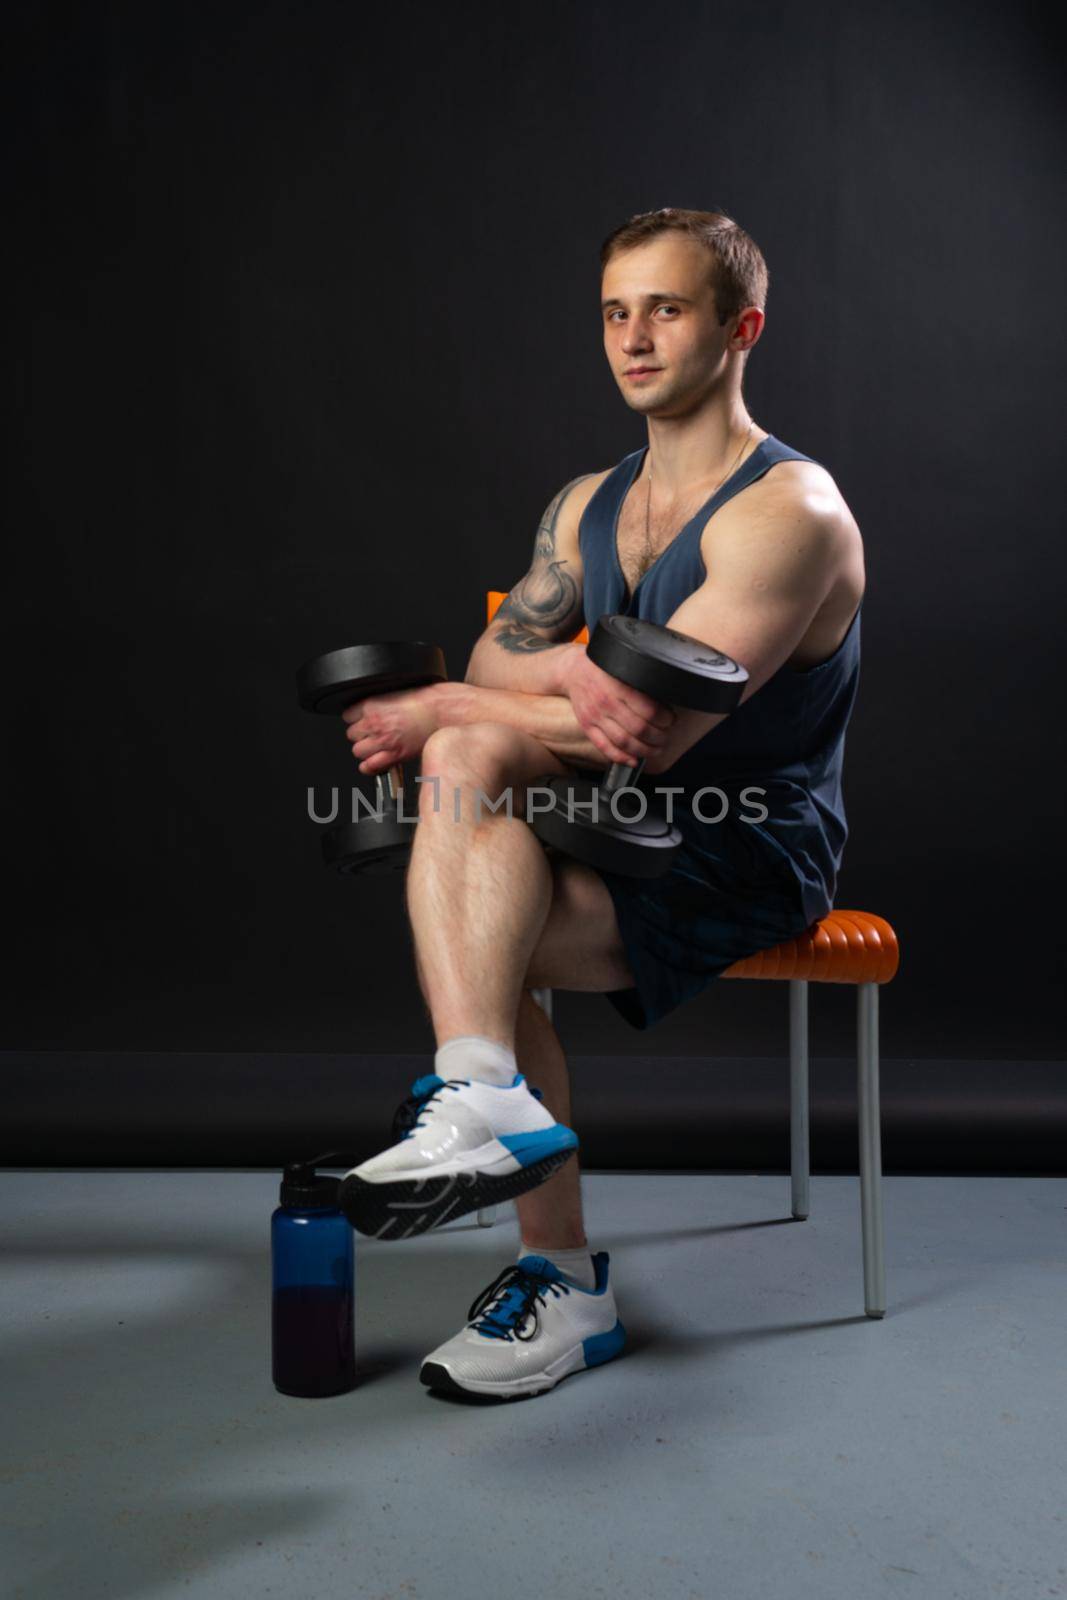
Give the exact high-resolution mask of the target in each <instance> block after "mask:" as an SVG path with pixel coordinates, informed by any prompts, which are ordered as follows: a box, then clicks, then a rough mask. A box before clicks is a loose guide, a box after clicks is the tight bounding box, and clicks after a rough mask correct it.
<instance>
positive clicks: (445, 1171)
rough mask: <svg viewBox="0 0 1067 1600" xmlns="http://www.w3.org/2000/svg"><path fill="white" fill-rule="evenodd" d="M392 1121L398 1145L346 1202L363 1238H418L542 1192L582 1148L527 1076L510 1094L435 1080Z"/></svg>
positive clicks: (469, 1081) (351, 1179)
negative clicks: (521, 1196) (467, 1216)
mask: <svg viewBox="0 0 1067 1600" xmlns="http://www.w3.org/2000/svg"><path fill="white" fill-rule="evenodd" d="M411 1087H412V1092H411V1095H410V1097H409V1098H408V1099H407V1100H405V1101H404V1103H403V1105H401V1107H400V1108H399V1110H398V1111H397V1113H396V1116H395V1117H394V1118H393V1132H394V1133H399V1132H400V1130H401V1129H402V1128H406V1129H407V1131H406V1132H405V1133H404V1134H403V1137H402V1138H401V1139H400V1142H399V1143H398V1144H394V1145H392V1146H390V1148H389V1149H388V1150H383V1151H382V1152H381V1154H380V1155H376V1156H372V1157H371V1158H370V1160H369V1161H364V1162H363V1163H362V1164H361V1165H360V1166H358V1167H353V1168H352V1170H351V1172H346V1173H345V1175H344V1177H343V1178H342V1179H341V1186H340V1190H339V1191H338V1203H339V1205H340V1207H341V1210H342V1211H343V1212H344V1214H345V1216H346V1217H347V1218H348V1220H349V1222H350V1223H351V1224H352V1226H353V1227H354V1228H356V1229H357V1230H358V1231H359V1232H360V1233H367V1234H370V1235H371V1236H372V1238H375V1239H411V1238H414V1236H415V1235H416V1234H419V1233H427V1232H428V1231H429V1230H430V1229H431V1228H439V1227H440V1226H441V1224H442V1223H444V1222H451V1221H452V1220H453V1219H454V1218H455V1217H462V1216H464V1215H465V1214H466V1212H468V1211H474V1210H477V1209H478V1208H480V1207H482V1206H493V1205H499V1204H500V1203H501V1202H502V1201H504V1200H511V1199H514V1197H515V1196H516V1195H519V1194H525V1193H526V1191H527V1190H528V1189H536V1187H537V1185H538V1184H539V1183H544V1181H545V1179H546V1178H550V1177H551V1176H552V1174H553V1173H554V1172H555V1171H556V1170H557V1168H559V1167H561V1166H562V1165H563V1163H564V1162H565V1161H566V1160H568V1158H569V1157H570V1156H571V1154H572V1153H573V1152H574V1151H575V1150H577V1148H578V1135H577V1134H576V1133H574V1132H573V1130H572V1129H570V1128H565V1127H564V1126H563V1124H562V1123H561V1122H557V1121H556V1120H555V1118H554V1117H553V1116H551V1115H550V1113H549V1112H548V1111H546V1110H545V1108H544V1106H543V1105H541V1104H540V1103H539V1102H540V1099H541V1091H540V1090H539V1089H533V1090H531V1089H530V1088H529V1087H528V1086H527V1083H526V1079H525V1078H524V1077H523V1075H522V1073H521V1072H517V1073H516V1074H515V1078H514V1081H513V1082H512V1083H510V1084H509V1085H508V1086H507V1087H506V1088H502V1087H500V1086H498V1085H497V1084H493V1083H482V1082H481V1081H480V1080H479V1079H477V1078H450V1079H448V1081H447V1082H446V1081H445V1079H444V1078H439V1077H438V1076H437V1074H436V1073H433V1072H431V1073H428V1074H427V1075H426V1076H425V1077H423V1078H417V1079H416V1080H415V1082H414V1083H413V1084H412V1086H411Z"/></svg>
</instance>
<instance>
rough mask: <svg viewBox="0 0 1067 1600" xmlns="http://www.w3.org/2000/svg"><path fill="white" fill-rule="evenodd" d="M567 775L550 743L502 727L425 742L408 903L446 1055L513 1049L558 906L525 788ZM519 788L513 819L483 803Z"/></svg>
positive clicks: (449, 733)
mask: <svg viewBox="0 0 1067 1600" xmlns="http://www.w3.org/2000/svg"><path fill="white" fill-rule="evenodd" d="M565 770H566V769H565V767H564V765H563V763H562V762H561V761H560V760H559V759H558V758H557V757H556V756H554V755H553V754H552V753H551V752H550V751H549V750H547V749H546V748H545V746H544V745H543V744H541V742H540V740H538V739H534V738H532V737H531V736H530V735H529V734H526V733H521V732H519V730H518V729H515V728H509V727H507V726H506V725H504V724H503V723H493V722H489V723H469V724H467V725H466V726H461V727H448V728H442V729H440V730H439V731H438V732H437V733H434V734H431V736H430V738H429V739H428V740H427V741H426V745H425V747H424V749H423V753H422V777H423V779H424V780H426V781H424V782H423V783H422V784H421V785H420V791H421V792H420V795H419V825H418V827H417V828H416V830H415V840H414V844H413V846H412V851H411V864H410V866H409V868H408V875H407V904H408V914H409V916H410V919H411V929H412V934H413V936H414V940H415V952H416V961H417V964H418V970H419V977H420V982H421V983H422V986H423V993H424V994H425V996H426V1003H427V1005H428V1007H429V1010H430V1017H431V1019H432V1022H433V1028H434V1034H435V1036H436V1039H437V1043H438V1045H439V1046H440V1045H442V1044H444V1043H445V1042H446V1041H447V1040H449V1039H454V1038H457V1037H459V1036H460V1035H469V1034H477V1035H480V1036H481V1037H482V1038H486V1039H492V1040H495V1041H496V1042H497V1043H498V1044H502V1045H504V1046H505V1047H506V1048H507V1049H509V1050H514V1049H515V1024H516V1018H517V1015H518V1009H519V996H520V995H521V993H522V989H523V984H524V981H525V977H526V970H527V968H528V966H529V963H530V957H531V956H532V954H533V951H534V948H535V946H536V944H537V941H538V938H539V937H540V934H541V930H542V928H543V926H544V923H545V919H546V917H547V916H548V910H549V906H550V904H551V901H552V871H551V868H550V866H549V864H548V861H547V859H546V857H545V852H544V849H543V847H542V845H541V843H540V841H539V840H538V839H537V838H536V837H535V835H534V833H533V831H532V830H531V829H530V828H529V827H528V825H527V823H526V822H525V820H524V818H525V800H526V795H525V789H526V785H527V784H529V783H535V782H536V781H537V779H538V778H540V777H542V776H544V775H546V774H548V773H562V772H564V771H565ZM509 786H510V787H511V790H512V806H513V813H514V814H513V815H512V816H510V817H509V816H507V815H506V814H505V811H504V810H503V809H501V810H500V811H498V812H496V813H492V812H490V811H489V810H488V808H487V807H486V806H485V804H484V803H482V804H481V805H480V806H479V802H478V795H479V794H481V795H484V796H486V797H487V798H488V799H489V800H491V801H496V800H497V799H498V798H499V796H500V795H501V794H502V793H503V792H504V791H505V789H507V788H508V787H509ZM435 798H436V801H437V804H436V807H435Z"/></svg>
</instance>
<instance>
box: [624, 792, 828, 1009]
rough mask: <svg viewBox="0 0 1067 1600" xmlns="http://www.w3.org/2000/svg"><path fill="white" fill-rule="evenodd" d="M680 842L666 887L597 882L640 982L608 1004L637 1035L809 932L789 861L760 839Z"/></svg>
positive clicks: (720, 832)
mask: <svg viewBox="0 0 1067 1600" xmlns="http://www.w3.org/2000/svg"><path fill="white" fill-rule="evenodd" d="M676 820H679V821H680V819H676ZM683 834H684V843H683V844H682V847H681V849H680V850H679V851H678V853H677V855H676V856H675V857H674V860H673V862H672V863H671V868H670V871H669V872H666V873H664V875H663V876H662V877H661V878H652V879H648V878H645V879H639V878H624V877H621V876H619V874H617V873H614V872H600V877H601V878H603V880H604V882H605V883H606V885H607V887H608V889H609V891H610V893H611V898H612V900H613V901H614V903H615V915H616V918H617V920H618V924H619V932H620V934H621V935H622V942H623V944H624V946H625V948H626V955H627V959H628V960H629V963H630V971H631V972H632V973H633V975H634V979H635V986H634V987H633V988H631V989H619V990H615V991H614V992H612V993H609V994H608V996H607V998H608V1000H610V1001H611V1003H612V1005H613V1006H614V1007H615V1009H616V1010H617V1011H618V1012H619V1013H620V1015H621V1016H623V1017H625V1019H626V1021H627V1022H629V1023H630V1024H631V1026H632V1027H635V1028H650V1027H652V1026H653V1024H654V1023H656V1022H658V1021H659V1020H660V1018H661V1017H664V1016H666V1014H667V1013H668V1012H669V1011H673V1010H674V1008H675V1006H679V1005H681V1004H682V1003H683V1002H684V1001H686V1000H691V999H692V998H693V996H694V995H697V994H699V993H700V991H701V990H702V989H705V988H706V987H707V986H708V984H709V983H710V982H711V981H712V979H713V978H717V977H718V976H719V974H720V973H722V972H725V970H726V968H727V967H729V966H732V964H733V963H734V962H735V961H740V960H741V958H742V957H743V956H749V955H753V954H754V953H755V952H756V951H757V950H766V949H767V948H768V947H769V946H773V945H776V944H781V943H782V941H783V940H785V939H793V938H796V937H797V936H798V935H799V934H801V933H804V932H805V930H806V929H807V928H808V927H810V926H811V918H810V917H808V916H807V915H805V911H804V906H803V899H802V888H801V883H800V880H799V878H798V877H797V875H796V873H795V871H794V869H793V868H792V866H791V865H790V864H789V859H788V857H787V856H786V855H785V853H784V852H783V851H782V850H781V848H780V847H777V846H775V845H773V844H772V843H770V842H769V841H766V840H764V839H763V837H762V836H761V834H760V832H759V830H758V829H756V828H754V827H753V826H752V825H751V824H749V823H745V822H742V821H740V820H739V819H732V820H728V821H724V822H721V823H716V824H712V825H709V826H707V827H702V828H701V829H700V837H699V843H697V841H696V840H694V839H691V838H690V837H689V835H688V832H687V831H686V830H683ZM596 870H598V871H599V869H596Z"/></svg>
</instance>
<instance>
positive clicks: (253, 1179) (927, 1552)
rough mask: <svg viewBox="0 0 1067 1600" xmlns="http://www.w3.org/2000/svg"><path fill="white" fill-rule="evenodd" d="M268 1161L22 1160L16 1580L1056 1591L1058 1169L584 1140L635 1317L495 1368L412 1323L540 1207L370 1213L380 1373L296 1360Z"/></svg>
mask: <svg viewBox="0 0 1067 1600" xmlns="http://www.w3.org/2000/svg"><path fill="white" fill-rule="evenodd" d="M276 1191H277V1176H276V1175H275V1174H272V1173H265V1172H220V1173H215V1172H207V1173H193V1172H164V1173H156V1174H153V1173H148V1172H140V1171H138V1172H130V1171H125V1172H123V1171H103V1172H18V1171H6V1172H0V1198H2V1205H0V1218H2V1219H3V1221H2V1237H3V1258H2V1268H0V1271H2V1289H3V1295H2V1306H3V1312H2V1343H0V1350H2V1359H3V1371H2V1395H3V1426H2V1444H0V1451H2V1456H3V1469H2V1481H3V1510H2V1514H0V1531H2V1535H3V1541H4V1546H5V1550H4V1556H3V1570H4V1571H5V1572H6V1586H5V1587H4V1590H3V1592H4V1593H5V1594H6V1595H9V1596H13V1597H18V1600H30V1597H33V1600H53V1597H55V1600H60V1597H62V1600H72V1597H78V1600H96V1597H105V1596H106V1597H123V1596H156V1595H160V1596H162V1595H182V1596H188V1597H201V1596H203V1597H205V1600H207V1597H208V1596H210V1597H212V1600H230V1597H235V1600H236V1597H243V1596H249V1597H251V1596H259V1595H265V1594H266V1595H269V1594H274V1595H279V1596H280V1595H283V1594H284V1595H286V1596H289V1595H293V1594H300V1595H306V1596H309V1597H312V1600H333V1597H335V1596H336V1597H338V1600H341V1597H343V1600H456V1597H457V1596H463V1595H482V1594H488V1595H499V1596H501V1597H503V1600H511V1597H513V1596H514V1597H520V1596H521V1597H522V1600H526V1597H528V1596H535V1597H536V1596H540V1595H550V1596H552V1597H553V1600H570V1597H572V1596H573V1597H576V1600H577V1597H578V1596H582V1597H583V1600H584V1597H587V1596H611V1597H618V1596H622V1597H627V1600H628V1597H630V1596H634V1597H637V1596H641V1597H653V1596H654V1597H655V1600H674V1597H678V1600H705V1597H709V1596H712V1595H714V1596H722V1597H725V1600H757V1597H758V1600H768V1597H788V1600H805V1597H807V1596H811V1597H813V1600H814V1597H818V1600H828V1597H838V1596H840V1597H841V1600H857V1597H862V1600H865V1597H868V1596H872V1595H877V1596H881V1595H897V1594H900V1595H907V1596H915V1597H923V1600H956V1597H958V1600H984V1597H986V1596H997V1597H1008V1600H1014V1597H1016V1596H1018V1597H1023V1596H1025V1597H1030V1596H1034V1597H1037V1596H1048V1595H1067V1493H1065V1484H1067V1478H1065V1466H1067V1451H1065V1442H1064V1441H1065V1436H1067V1429H1065V1426H1064V1424H1065V1421H1067V1341H1065V1339H1064V1324H1065V1315H1064V1313H1065V1310H1067V1292H1065V1291H1067V1250H1065V1229H1064V1221H1065V1210H1067V1188H1065V1186H1064V1184H1063V1183H1062V1182H1060V1181H1057V1180H1054V1179H1034V1178H1021V1179H974V1178H952V1179H937V1178H893V1177H889V1178H887V1179H886V1180H885V1218H886V1224H885V1225H886V1276H887V1290H888V1298H889V1310H888V1314H887V1316H886V1317H885V1319H884V1320H883V1321H880V1322H876V1321H872V1320H869V1319H868V1318H867V1317H865V1316H864V1315H863V1298H862V1272H861V1264H860V1233H859V1188H858V1180H856V1179H854V1178H853V1179H849V1178H843V1177H829V1178H825V1177H819V1176H818V1175H816V1176H815V1177H814V1178H813V1180H812V1215H811V1217H810V1218H809V1219H808V1220H807V1221H806V1222H800V1223H794V1222H792V1221H791V1220H790V1219H789V1206H788V1195H789V1180H788V1178H784V1177H744V1176H742V1177H697V1176H692V1177H691V1176H677V1175H670V1176H659V1175H656V1174H641V1175H634V1174H596V1173H593V1174H585V1175H584V1177H583V1193H584V1196H585V1206H586V1218H587V1230H588V1233H589V1238H590V1241H591V1243H592V1244H593V1246H594V1248H600V1249H607V1250H609V1251H610V1252H611V1258H612V1271H613V1281H614V1283H615V1289H616V1294H617V1297H618V1301H619V1311H620V1315H621V1317H622V1320H623V1322H624V1323H625V1324H626V1326H627V1329H628V1332H629V1335H630V1340H629V1346H628V1349H627V1352H626V1354H625V1355H624V1356H623V1357H622V1358H621V1359H620V1360H618V1361H615V1362H612V1363H611V1364H610V1365H608V1366H605V1367H603V1368H599V1369H595V1370H593V1371H590V1372H585V1373H580V1374H577V1375H575V1376H574V1377H572V1378H569V1379H567V1380H566V1381H565V1382H564V1383H562V1384H561V1385H560V1386H559V1387H558V1388H557V1389H556V1390H554V1391H553V1392H552V1393H551V1394H548V1395H545V1396H542V1397H539V1398H537V1399H534V1400H529V1401H524V1402H520V1403H518V1404H512V1405H501V1406H493V1407H486V1406H473V1407H472V1406H466V1405H464V1404H462V1403H461V1402H456V1401H453V1400H449V1399H445V1398H438V1397H436V1396H432V1395H430V1394H429V1393H428V1392H427V1391H426V1390H424V1389H423V1388H422V1386H421V1385H420V1384H419V1382H418V1365H419V1361H420V1358H421V1357H422V1356H423V1355H424V1354H425V1353H427V1352H428V1351H429V1350H430V1349H432V1348H433V1346H434V1345H436V1344H437V1343H439V1342H440V1341H441V1340H442V1339H445V1338H447V1337H448V1336H449V1335H451V1334H452V1333H454V1332H455V1331H456V1330H457V1328H458V1327H459V1326H460V1325H461V1323H462V1321H463V1319H464V1317H465V1315H466V1311H467V1307H468V1306H469V1304H470V1302H471V1301H472V1300H473V1299H474V1297H475V1295H476V1294H477V1293H478V1292H479V1290H480V1289H482V1288H483V1287H484V1286H485V1284H486V1283H488V1282H489V1280H490V1279H491V1278H492V1277H493V1276H495V1274H496V1273H497V1272H498V1271H499V1270H500V1268H501V1267H503V1266H504V1265H506V1264H507V1262H508V1261H509V1260H512V1259H514V1256H515V1247H516V1245H517V1241H518V1230H517V1222H516V1218H515V1213H514V1208H513V1207H511V1206H508V1207H506V1208H504V1209H502V1210H501V1211H499V1212H498V1214H497V1215H498V1221H497V1224H496V1226H495V1227H494V1228H492V1229H480V1228H478V1227H477V1226H476V1224H475V1223H474V1220H473V1218H463V1219H461V1220H460V1221H459V1222H457V1223H454V1224H452V1225H450V1226H449V1227H447V1228H446V1229H445V1230H443V1231H442V1232H440V1233H436V1234H430V1235H428V1236H424V1237H423V1238H421V1239H415V1240H409V1241H405V1242H403V1243H399V1244H393V1245H388V1244H383V1243H381V1242H379V1241H371V1240H367V1239H364V1238H362V1236H359V1235H357V1236H356V1252H357V1274H358V1283H357V1306H356V1321H357V1357H358V1361H359V1365H360V1373H361V1379H362V1382H361V1385H360V1387H359V1388H358V1389H356V1390H355V1391H353V1392H352V1393H350V1394H347V1395H344V1396H342V1397H340V1398H337V1399H331V1400H319V1401H302V1400H294V1399H288V1398H285V1397H283V1396H281V1395H279V1394H277V1393H276V1391H275V1390H274V1388H273V1386H272V1384H271V1381H270V1348H269V1320H268V1319H269V1291H270V1255H269V1236H268V1219H269V1216H270V1213H271V1210H272V1209H273V1206H274V1204H275V1197H276Z"/></svg>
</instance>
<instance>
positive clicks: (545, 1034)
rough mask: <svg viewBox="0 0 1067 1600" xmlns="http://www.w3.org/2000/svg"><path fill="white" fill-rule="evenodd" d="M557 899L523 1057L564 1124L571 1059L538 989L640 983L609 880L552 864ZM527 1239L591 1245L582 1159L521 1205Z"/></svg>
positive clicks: (530, 1004)
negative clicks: (635, 978)
mask: <svg viewBox="0 0 1067 1600" xmlns="http://www.w3.org/2000/svg"><path fill="white" fill-rule="evenodd" d="M552 877H553V894H552V904H551V906H550V908H549V914H548V917H547V918H546V920H545V924H544V927H543V928H542V930H541V937H540V939H539V940H538V943H537V947H536V949H535V950H534V953H533V956H532V957H531V959H530V966H529V968H528V970H527V976H526V983H527V989H526V990H525V991H524V993H523V997H522V1003H521V1004H520V1007H519V1026H518V1043H517V1048H516V1056H517V1058H518V1063H519V1069H520V1071H521V1072H522V1074H523V1076H524V1077H525V1078H526V1079H527V1080H528V1081H529V1082H531V1083H536V1085H537V1087H538V1088H539V1089H540V1090H541V1092H542V1094H543V1096H544V1104H545V1105H546V1106H547V1107H548V1109H549V1111H551V1113H552V1115H553V1116H554V1117H555V1119H556V1121H557V1122H562V1123H564V1124H565V1125H566V1126H567V1127H568V1128H569V1127H571V1126H572V1123H571V1120H570V1118H571V1096H570V1082H569V1079H568V1074H567V1058H566V1056H565V1055H564V1053H563V1047H562V1045H561V1044H560V1040H559V1035H558V1034H557V1032H556V1030H555V1028H554V1027H553V1025H552V1023H551V1022H550V1021H549V1019H548V1018H547V1017H546V1016H545V1013H544V1012H543V1011H542V1010H541V1007H540V1006H539V1005H538V1004H537V1002H536V1001H535V1000H534V998H533V996H532V995H531V994H530V993H529V990H530V989H553V990H556V989H570V990H580V991H582V992H584V993H591V994H604V993H606V992H607V991H608V990H610V989H625V988H627V987H628V986H629V985H630V984H631V983H633V975H632V973H631V971H630V967H629V964H628V962H627V960H626V952H625V949H624V948H623V943H622V940H621V938H620V937H619V929H618V925H617V923H616V921H615V907H614V903H613V901H612V898H611V895H610V894H609V893H608V891H607V888H606V887H605V885H604V881H603V879H602V878H600V877H599V875H598V874H597V873H596V872H594V871H593V869H592V867H587V866H584V865H583V864H582V863H581V862H579V861H569V860H567V859H566V858H565V857H562V856H556V857H554V858H553V861H552ZM515 1209H516V1211H517V1212H518V1217H519V1230H520V1237H521V1238H522V1240H523V1241H524V1243H525V1244H527V1245H529V1246H530V1247H531V1248H533V1249H537V1250H543V1251H545V1252H546V1253H547V1252H548V1251H550V1250H552V1249H557V1250H568V1249H574V1248H577V1247H578V1246H581V1245H584V1244H586V1243H587V1240H586V1237H585V1224H584V1220H583V1216H582V1197H581V1173H580V1169H579V1165H578V1156H577V1154H575V1155H574V1156H573V1157H572V1158H571V1160H570V1161H568V1162H567V1164H566V1166H564V1167H561V1168H560V1170H559V1171H558V1172H557V1173H555V1174H554V1175H553V1176H552V1177H551V1178H549V1179H548V1181H547V1182H546V1183H543V1184H541V1186H540V1188H537V1189H531V1190H530V1191H529V1192H528V1193H527V1194H522V1195H519V1196H518V1197H517V1198H516V1200H515Z"/></svg>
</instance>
